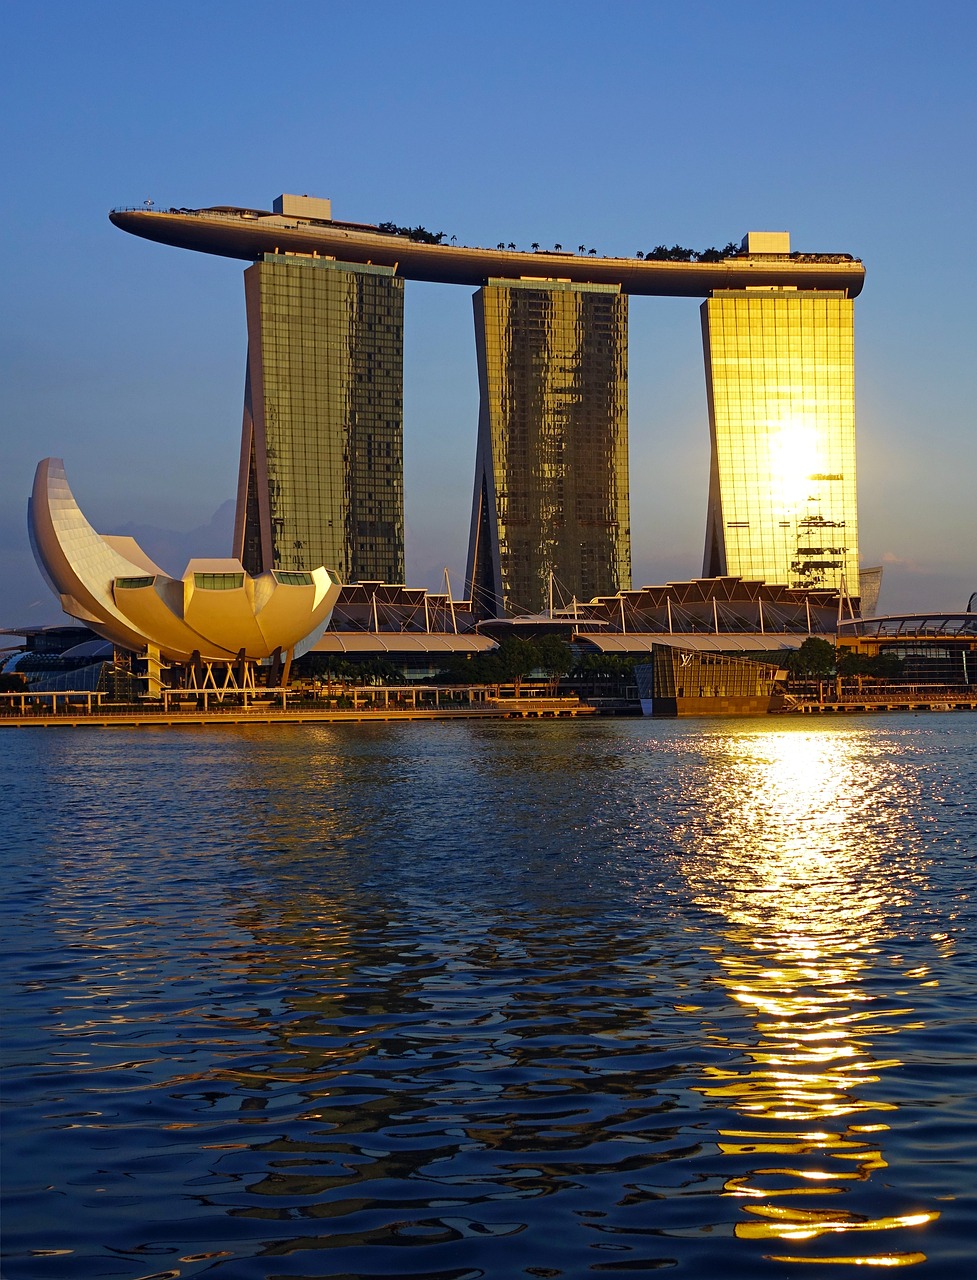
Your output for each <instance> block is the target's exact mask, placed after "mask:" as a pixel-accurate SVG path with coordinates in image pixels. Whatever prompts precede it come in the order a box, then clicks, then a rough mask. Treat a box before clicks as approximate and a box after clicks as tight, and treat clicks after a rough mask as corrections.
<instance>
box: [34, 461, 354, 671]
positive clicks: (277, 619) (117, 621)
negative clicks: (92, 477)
mask: <svg viewBox="0 0 977 1280" xmlns="http://www.w3.org/2000/svg"><path fill="white" fill-rule="evenodd" d="M28 527H29V529H30V536H31V546H32V547H33V550H34V558H35V559H36V560H37V563H38V566H39V567H40V569H41V572H42V573H43V574H44V576H45V578H46V579H47V581H48V584H49V585H50V587H51V589H52V590H53V591H54V592H55V594H56V595H58V596H60V598H61V605H62V608H63V609H64V611H65V613H68V614H70V615H71V616H72V617H73V618H77V619H79V621H81V622H84V623H86V624H87V625H88V626H89V627H91V629H92V630H93V631H96V632H97V633H98V634H99V635H101V636H104V637H105V638H106V639H107V640H111V641H112V642H113V643H115V644H118V645H121V646H122V647H124V648H126V649H131V650H133V651H135V652H137V653H139V652H142V651H144V650H146V649H148V648H150V647H153V648H157V649H159V652H160V655H161V656H162V657H165V658H167V659H169V660H170V661H172V662H189V661H192V660H194V659H196V658H197V657H199V658H201V659H203V660H204V661H208V662H215V661H216V662H230V661H235V660H237V659H240V658H242V657H243V658H245V659H251V660H261V659H263V658H270V657H272V656H274V655H275V654H280V655H284V654H286V653H289V652H291V654H292V655H293V656H294V657H300V656H301V655H302V654H303V653H305V652H307V651H308V649H310V648H311V647H312V645H314V644H315V642H316V641H317V640H318V639H319V637H320V636H321V635H322V633H323V631H324V630H325V629H326V627H327V625H328V623H329V619H330V617H331V616H332V610H333V605H334V604H335V602H336V599H337V598H338V596H339V584H338V583H337V582H334V581H333V579H332V578H331V576H330V575H329V573H328V571H327V570H326V569H324V568H322V567H321V566H320V567H319V568H317V569H309V570H301V571H291V572H286V571H281V570H272V571H270V572H267V573H260V574H258V575H257V576H255V577H252V576H251V574H249V573H247V572H246V571H245V568H244V566H243V565H242V564H241V562H240V560H233V559H227V560H223V559H222V560H191V561H190V563H189V564H188V565H187V567H186V570H185V572H184V574H183V577H182V578H171V577H169V576H168V575H167V574H166V573H164V572H163V570H162V569H161V568H160V567H159V565H156V564H154V563H153V562H152V560H150V558H149V557H148V556H147V555H146V553H145V552H144V551H143V550H142V548H141V547H140V546H139V544H138V543H137V542H136V541H135V540H134V539H133V538H120V537H111V536H103V535H102V534H99V533H96V532H95V530H94V529H93V528H92V526H91V525H90V524H89V523H88V521H87V520H86V519H85V517H84V515H82V513H81V511H80V510H79V507H78V504H77V502H75V499H74V495H73V494H72V492H71V489H70V488H69V487H68V481H67V478H66V476H65V472H64V463H63V462H62V461H61V459H60V458H45V459H44V460H43V462H40V463H38V467H37V473H36V474H35V476H34V490H33V494H32V496H31V499H30V502H29V504H28Z"/></svg>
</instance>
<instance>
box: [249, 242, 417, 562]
mask: <svg viewBox="0 0 977 1280" xmlns="http://www.w3.org/2000/svg"><path fill="white" fill-rule="evenodd" d="M244 281H245V298H246V302H247V315H248V367H247V379H246V384H245V403H244V429H243V436H242V443H241V469H240V477H239V482H238V501H237V519H236V525H235V549H234V550H235V555H236V556H238V557H239V558H240V559H241V560H242V562H243V564H244V566H245V568H246V569H247V570H248V572H249V573H252V574H258V573H261V572H263V571H265V570H268V569H282V570H286V571H289V570H305V569H311V568H315V567H316V566H318V565H325V566H326V568H327V569H329V570H330V571H331V572H332V573H334V574H335V575H336V576H337V577H338V579H339V580H340V581H341V582H356V581H380V582H392V583H399V582H403V580H404V493H403V474H404V461H403V459H404V449H403V332H404V301H403V299H404V294H403V289H404V282H403V280H401V279H398V278H397V277H395V276H394V273H393V268H391V267H376V266H368V265H358V264H351V263H341V262H334V261H332V260H330V259H324V258H316V257H311V256H309V257H299V256H291V255H288V256H286V255H280V254H266V255H265V256H264V257H263V258H262V259H261V260H260V261H258V262H256V263H255V264H254V265H253V266H251V267H249V268H248V269H247V270H246V271H245V273H244Z"/></svg>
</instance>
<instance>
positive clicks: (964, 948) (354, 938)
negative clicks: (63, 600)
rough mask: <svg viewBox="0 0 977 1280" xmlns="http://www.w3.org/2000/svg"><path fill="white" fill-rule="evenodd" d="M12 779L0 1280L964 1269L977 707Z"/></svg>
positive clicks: (552, 728) (152, 742)
mask: <svg viewBox="0 0 977 1280" xmlns="http://www.w3.org/2000/svg"><path fill="white" fill-rule="evenodd" d="M0 759H2V761H3V764H4V793H3V794H4V802H3V804H4V814H5V817H4V826H3V833H4V837H5V840H4V843H5V845H6V852H5V855H4V866H5V870H4V876H5V886H6V895H5V898H6V905H5V906H4V908H3V926H4V937H5V948H4V956H3V965H4V988H5V997H4V1003H5V1006H6V1012H5V1028H6V1029H5V1035H4V1051H5V1059H6V1063H7V1066H6V1086H5V1091H4V1102H5V1108H6V1116H5V1143H4V1150H5V1162H4V1163H5V1173H4V1181H5V1194H6V1206H5V1215H4V1252H5V1260H4V1264H3V1268H4V1269H3V1275H4V1276H5V1277H7V1278H8V1280H25V1278H28V1277H29V1278H31V1280H34V1278H35V1277H39V1278H43V1280H62V1278H64V1280H76V1278H78V1280H80V1278H85V1280H89V1278H93V1277H124V1278H126V1280H136V1278H137V1277H147V1276H152V1277H189V1276H202V1275H216V1276H221V1277H224V1278H225V1280H271V1278H272V1277H290V1278H294V1277H336V1278H339V1277H358V1278H370V1280H373V1278H374V1277H377V1278H379V1277H423V1278H425V1280H468V1278H469V1277H470V1278H472V1280H475V1278H476V1277H487V1278H491V1280H504V1278H507V1277H523V1276H533V1277H579V1276H593V1277H595V1278H596V1277H600V1276H602V1275H608V1276H610V1275H615V1274H616V1275H621V1276H626V1275H634V1274H641V1273H644V1272H651V1271H657V1270H667V1269H673V1270H677V1271H679V1272H680V1273H682V1274H684V1275H686V1276H689V1277H703V1278H706V1277H709V1278H711V1277H723V1280H736V1278H739V1277H743V1278H748V1280H755V1278H756V1277H761V1278H762V1277H765V1276H769V1277H770V1278H771V1280H784V1278H785V1277H792V1276H804V1277H811V1280H816V1277H818V1276H837V1277H839V1280H842V1278H843V1277H845V1276H848V1275H854V1274H855V1272H856V1269H858V1274H863V1266H864V1264H865V1263H866V1262H869V1263H872V1262H874V1263H875V1264H876V1265H889V1266H894V1265H903V1266H906V1267H911V1268H913V1270H912V1272H911V1274H913V1275H918V1276H920V1277H921V1278H922V1277H928V1278H929V1277H941V1278H942V1277H947V1278H950V1277H952V1278H954V1280H956V1278H957V1277H961V1276H963V1275H965V1274H969V1268H968V1265H967V1264H968V1262H971V1261H973V1259H974V1258H975V1257H977V1193H975V1187H974V1176H973V1168H974V1153H975V1151H977V1104H975V1099H974V1079H975V1075H977V1071H975V1064H977V1033H975V1027H974V1008H975V1005H974V998H975V995H977V946H975V924H977V920H975V908H974V897H973V891H974V878H975V870H977V716H969V715H966V714H962V713H956V714H947V715H921V716H908V715H907V716H887V717H885V718H878V719H871V720H869V719H859V720H849V721H846V722H844V723H825V724H822V723H817V724H814V725H812V724H810V723H809V722H803V721H786V720H777V721H769V720H756V721H736V722H734V721H723V722H717V723H714V724H710V723H706V722H701V721H700V722H672V723H664V724H652V723H649V722H630V721H617V722H612V721H604V722H600V723H582V722H566V723H560V722H542V723H534V724H514V723H505V722H483V723H469V724H446V723H422V724H405V725H382V726H380V725H378V726H355V725H338V726H319V727H314V726H303V727H294V728H292V727H286V728H278V727H274V728H264V729H262V728H255V729H252V730H241V731H238V730H236V729H232V728H225V729H215V730H213V731H201V730H189V729H188V730H177V731H154V730H140V731H124V730H119V731H115V730H91V731H83V730H35V729H31V730H7V731H4V732H3V735H2V738H0ZM860 1264H862V1265H860Z"/></svg>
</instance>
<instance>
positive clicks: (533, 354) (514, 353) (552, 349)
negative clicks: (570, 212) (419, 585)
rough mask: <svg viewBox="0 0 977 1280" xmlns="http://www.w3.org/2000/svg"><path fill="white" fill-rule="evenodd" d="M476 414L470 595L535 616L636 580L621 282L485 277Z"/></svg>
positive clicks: (478, 320) (491, 606)
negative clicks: (552, 605)
mask: <svg viewBox="0 0 977 1280" xmlns="http://www.w3.org/2000/svg"><path fill="white" fill-rule="evenodd" d="M474 306H475V336H476V346H477V350H478V372H479V391H480V410H479V428H478V454H477V460H476V468H475V497H474V504H473V512H472V529H471V539H470V542H469V553H468V587H469V590H470V591H471V592H472V593H473V599H474V600H475V602H476V603H477V605H478V606H479V607H480V608H481V609H482V610H483V611H484V612H488V613H491V614H499V613H501V612H503V611H505V612H512V613H527V612H529V613H535V612H539V611H541V610H543V609H544V608H545V607H546V604H547V601H548V599H549V592H550V576H551V574H552V576H553V579H554V584H555V590H556V595H557V599H564V600H566V599H569V597H571V596H573V597H575V598H576V599H578V600H590V599H591V598H592V597H593V596H596V595H608V594H613V593H614V592H616V591H618V590H619V589H621V588H627V587H629V586H630V583H631V540H630V518H629V506H628V405H627V334H628V329H627V317H628V309H627V308H628V300H627V297H626V296H624V295H622V294H621V292H620V287H619V286H617V285H584V284H570V283H569V282H561V281H513V280H490V281H489V282H488V284H487V285H486V286H485V287H484V288H482V289H480V290H479V291H478V292H477V293H476V294H475V297H474Z"/></svg>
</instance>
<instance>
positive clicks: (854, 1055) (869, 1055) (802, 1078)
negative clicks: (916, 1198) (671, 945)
mask: <svg viewBox="0 0 977 1280" xmlns="http://www.w3.org/2000/svg"><path fill="white" fill-rule="evenodd" d="M724 750H725V752H726V758H725V760H724V766H723V770H722V778H723V784H724V796H723V813H724V829H723V831H722V832H721V838H720V839H717V840H716V842H715V847H714V848H712V849H708V848H707V849H705V850H704V851H699V852H698V853H697V854H696V856H695V858H694V859H692V860H690V865H689V878H690V882H691V884H692V888H693V890H694V892H695V896H696V900H697V901H698V902H699V903H700V904H701V905H703V906H707V907H709V908H710V909H713V910H720V911H722V913H723V914H724V915H725V917H726V919H727V921H728V927H727V928H726V929H725V930H724V937H725V942H724V944H723V945H721V946H718V947H713V948H708V950H710V951H711V952H712V957H713V960H714V962H715V965H716V968H717V971H718V977H719V981H720V982H721V984H722V986H723V987H724V988H725V989H726V991H727V993H728V994H729V995H730V996H731V997H732V998H733V1000H734V1001H735V1002H736V1003H737V1004H738V1005H740V1006H741V1007H742V1009H743V1010H744V1011H745V1012H746V1013H747V1014H748V1015H749V1018H750V1021H751V1023H752V1027H753V1034H752V1035H749V1036H747V1037H745V1038H744V1039H743V1041H742V1042H736V1041H734V1040H732V1039H730V1038H729V1036H727V1035H725V1034H722V1033H719V1032H718V1031H715V1030H714V1031H712V1032H711V1034H710V1038H711V1040H712V1041H713V1043H714V1044H717V1045H719V1046H721V1047H723V1048H726V1049H728V1050H730V1051H732V1052H731V1053H730V1059H731V1061H733V1062H736V1060H737V1059H738V1064H737V1065H733V1066H730V1067H728V1068H726V1067H712V1068H709V1069H708V1070H707V1072H706V1076H707V1080H706V1082H705V1083H704V1084H703V1085H701V1086H700V1087H699V1092H701V1093H702V1094H703V1095H705V1096H706V1097H709V1098H714V1099H716V1100H717V1101H720V1102H722V1103H723V1104H724V1105H726V1106H728V1107H729V1108H731V1109H733V1110H735V1111H737V1112H739V1113H740V1114H741V1115H742V1116H743V1117H744V1118H745V1119H746V1121H747V1122H748V1127H744V1128H742V1129H727V1130H721V1131H720V1135H719V1137H720V1141H719V1149H720V1151H721V1152H722V1153H723V1154H724V1155H727V1156H729V1157H730V1159H732V1160H735V1161H736V1163H737V1164H738V1165H739V1166H740V1168H742V1167H743V1164H744V1162H748V1163H749V1165H750V1170H749V1172H747V1173H737V1174H735V1175H732V1176H730V1177H729V1178H728V1179H727V1180H726V1182H725V1183H724V1194H726V1195H729V1196H736V1197H739V1198H741V1199H742V1200H744V1201H745V1202H746V1203H744V1205H743V1210H744V1212H745V1213H746V1214H749V1215H750V1218H749V1220H747V1221H740V1222H738V1223H737V1224H736V1228H735V1231H736V1235H737V1237H739V1238H740V1239H749V1240H761V1241H763V1240H770V1241H776V1240H781V1241H784V1242H787V1241H790V1242H801V1241H814V1240H817V1239H819V1238H820V1237H823V1236H827V1235H835V1234H841V1235H845V1236H848V1235H849V1233H863V1232H879V1231H891V1230H896V1229H900V1230H905V1229H917V1230H918V1229H919V1228H921V1227H925V1226H926V1225H927V1224H928V1223H930V1222H932V1221H934V1220H935V1219H936V1218H937V1217H939V1214H938V1213H937V1212H933V1211H922V1210H919V1209H917V1208H915V1207H913V1208H912V1210H911V1211H908V1212H901V1213H894V1214H891V1213H890V1214H881V1215H879V1214H876V1213H873V1212H868V1213H866V1212H856V1211H854V1210H845V1209H843V1208H841V1207H840V1205H839V1203H838V1201H834V1202H832V1205H831V1208H818V1207H810V1208H808V1207H805V1208H801V1207H799V1206H798V1205H797V1203H796V1198H798V1197H803V1198H805V1199H806V1202H808V1203H809V1201H810V1199H811V1198H815V1197H816V1198H821V1197H825V1196H832V1197H833V1196H840V1195H842V1194H846V1193H853V1192H854V1190H855V1188H856V1187H859V1184H861V1186H860V1187H859V1190H860V1191H861V1194H860V1196H859V1204H860V1205H861V1204H862V1203H864V1202H865V1201H866V1199H867V1198H868V1193H867V1191H866V1188H865V1185H864V1184H866V1183H868V1181H869V1180H870V1179H871V1178H872V1176H873V1174H875V1172H876V1171H877V1170H880V1169H885V1168H886V1167H887V1161H886V1159H885V1158H884V1155H883V1149H882V1142H881V1141H880V1139H879V1136H878V1135H881V1134H884V1133H885V1132H886V1131H887V1130H888V1128H889V1126H888V1125H887V1124H884V1123H880V1122H879V1121H877V1120H874V1121H872V1122H867V1123H857V1121H856V1118H857V1117H858V1116H860V1115H863V1114H865V1113H870V1114H871V1115H872V1116H873V1117H874V1116H876V1115H877V1114H878V1113H879V1112H883V1113H884V1112H894V1111H896V1110H897V1105H896V1104H895V1103H894V1102H887V1101H885V1100H884V1098H882V1097H880V1096H879V1090H878V1089H877V1088H876V1089H871V1090H868V1092H869V1093H870V1094H871V1095H872V1096H871V1097H870V1098H866V1096H865V1095H866V1087H867V1086H878V1085H879V1084H881V1082H882V1080H883V1078H884V1072H885V1071H886V1069H888V1068H890V1067H893V1066H897V1065H899V1059H898V1058H897V1057H895V1056H889V1055H885V1054H884V1053H882V1052H881V1050H882V1047H883V1046H882V1045H881V1044H880V1041H882V1039H883V1038H884V1037H889V1036H893V1035H897V1034H898V1032H899V1031H900V1030H902V1029H903V1028H907V1027H908V1026H910V1025H912V1024H911V1023H910V1022H909V1021H908V1020H909V1019H910V1018H911V1017H912V1014H913V1010H912V1008H911V1007H908V1006H904V1007H898V1008H897V1007H892V1006H891V1005H889V1004H883V1001H882V1000H881V999H880V997H879V996H878V995H877V994H873V992H872V989H871V986H870V984H869V982H868V981H867V980H868V979H869V977H870V975H871V973H872V970H873V968H874V967H875V966H876V965H877V957H878V955H879V952H880V950H881V946H880V944H881V943H882V942H883V941H884V939H885V938H886V937H887V936H888V925H887V916H888V914H889V913H890V912H891V911H892V910H893V908H898V905H899V895H900V892H905V891H904V890H903V891H900V890H899V889H897V888H896V887H895V886H894V885H893V884H892V883H891V881H890V878H889V876H888V875H887V862H886V855H887V853H888V851H889V849H890V848H891V837H892V833H891V832H890V831H888V830H887V826H886V823H887V822H888V819H884V820H877V819H876V815H878V814H880V813H882V814H884V813H885V812H886V810H885V804H886V803H887V802H889V801H891V800H892V799H893V797H892V796H891V795H887V794H885V792H884V785H885V784H883V783H881V782H880V780H879V779H877V778H875V777H874V776H873V772H872V764H871V761H870V760H867V758H866V756H865V754H864V745H863V744H860V743H859V742H857V741H853V739H852V738H850V737H846V736H844V735H840V734H834V733H810V734H801V733H796V732H791V733H781V734H777V733H770V734H763V735H758V736H753V737H750V736H744V737H742V738H736V739H731V740H728V741H726V742H725V743H724ZM888 785H889V786H890V787H891V786H892V785H893V784H891V783H889V784H888ZM880 787H883V790H881V791H880ZM895 808H896V809H898V806H895ZM703 854H704V855H705V856H703ZM923 973H925V970H923V971H922V972H921V974H920V976H922V975H923ZM754 1161H755V1162H756V1163H753V1162H754ZM785 1198H788V1199H789V1203H787V1204H784V1203H783V1200H784V1199H785ZM876 1200H877V1197H876ZM907 1208H908V1206H907ZM767 1256H768V1257H769V1258H770V1259H771V1260H776V1261H780V1262H790V1263H793V1264H799V1263H807V1262H809V1263H820V1264H824V1263H839V1264H841V1263H844V1264H849V1265H854V1264H857V1265H863V1266H909V1265H912V1264H914V1263H916V1262H922V1261H924V1260H925V1255H924V1254H923V1253H921V1252H919V1251H918V1250H916V1249H911V1250H899V1251H893V1250H888V1249H885V1248H881V1249H879V1250H877V1251H872V1252H866V1253H864V1254H859V1255H857V1256H852V1255H846V1256H844V1257H840V1256H839V1257H825V1256H824V1255H823V1254H822V1255H818V1256H815V1255H814V1254H813V1253H812V1254H811V1255H806V1254H804V1253H799V1254H797V1255H794V1254H791V1255H789V1256H788V1255H779V1254H778V1255H772V1254H771V1255H767Z"/></svg>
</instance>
